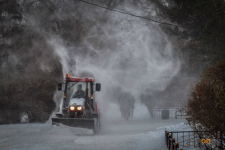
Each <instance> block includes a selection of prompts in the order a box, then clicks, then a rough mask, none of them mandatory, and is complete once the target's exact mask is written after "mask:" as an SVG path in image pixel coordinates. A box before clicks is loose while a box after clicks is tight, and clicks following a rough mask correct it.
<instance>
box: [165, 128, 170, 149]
mask: <svg viewBox="0 0 225 150" xmlns="http://www.w3.org/2000/svg"><path fill="white" fill-rule="evenodd" d="M168 135H169V131H165V142H166V146H167V147H168Z"/></svg>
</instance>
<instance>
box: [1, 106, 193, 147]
mask: <svg viewBox="0 0 225 150" xmlns="http://www.w3.org/2000/svg"><path fill="white" fill-rule="evenodd" d="M120 116H121V115H120V112H119V110H118V107H117V106H116V105H115V104H111V105H110V107H109V109H108V111H107V112H106V113H105V115H103V116H102V129H101V132H100V133H99V134H97V135H92V133H93V132H92V131H91V130H87V129H81V128H72V127H67V126H63V125H61V126H52V125H51V123H50V122H49V123H46V124H16V125H1V126H0V149H1V150H11V149H12V150H30V149H32V150H43V149H46V150H48V149H49V150H53V149H54V150H55V149H60V150H64V149H65V150H88V149H93V150H123V149H125V150H128V149H129V150H132V149H140V150H166V146H165V141H164V140H165V130H169V131H172V130H173V131H175V130H176V131H178V130H180V131H181V130H190V129H189V127H188V126H186V125H185V124H184V122H185V120H178V119H172V120H159V119H158V120H151V119H150V116H149V114H148V112H147V109H146V107H145V106H140V104H137V105H136V106H135V111H134V118H131V119H130V120H128V121H126V120H124V119H123V118H121V117H120Z"/></svg>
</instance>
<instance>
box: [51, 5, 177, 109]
mask: <svg viewBox="0 0 225 150" xmlns="http://www.w3.org/2000/svg"><path fill="white" fill-rule="evenodd" d="M68 7H69V6H68ZM76 8H77V9H76V12H75V13H72V14H69V15H72V16H73V17H74V19H75V20H77V21H78V22H80V23H81V24H82V27H83V28H82V29H81V30H79V31H77V32H79V33H80V32H81V33H82V40H81V41H80V43H79V44H73V43H68V41H67V40H66V39H63V38H62V37H61V39H59V38H55V37H53V36H52V37H53V38H51V39H50V40H49V41H50V44H51V45H52V47H53V48H54V51H55V54H56V55H57V56H59V58H60V62H61V64H62V66H63V73H64V75H65V73H67V72H68V73H70V74H71V75H72V76H82V74H85V73H84V72H88V73H91V74H93V76H94V78H95V79H96V81H97V82H100V83H101V84H102V91H101V93H99V94H97V100H98V101H99V103H100V108H101V110H102V111H103V112H104V111H106V110H107V105H108V104H109V103H110V102H113V103H115V102H117V98H118V95H119V94H120V92H122V91H129V92H131V93H132V95H133V96H134V97H135V99H136V100H138V99H139V97H140V95H141V94H142V93H144V92H145V91H146V89H150V92H152V93H154V92H155V91H163V90H164V89H165V88H166V87H167V86H168V84H169V83H170V81H171V80H172V79H173V77H174V76H176V74H177V73H178V72H179V69H180V62H179V60H178V58H176V57H175V56H174V54H173V46H172V45H171V43H170V41H169V40H168V38H167V36H166V35H165V33H164V32H163V31H162V30H161V29H160V27H159V26H158V25H157V24H152V23H151V22H148V21H146V20H143V19H140V18H135V17H131V16H129V15H124V14H120V13H117V12H110V11H106V10H105V9H100V8H95V7H93V6H90V5H86V4H81V3H77V4H76ZM124 9H129V11H130V12H131V13H133V12H134V13H137V12H136V11H133V9H132V8H124ZM68 10H69V9H68ZM67 13H68V12H67ZM64 16H65V14H61V16H57V17H58V18H63V17H64ZM79 16H80V17H79ZM82 31H83V32H84V33H83V32H82ZM73 32H74V34H77V32H76V31H74V30H73V31H71V33H73ZM71 62H72V63H71ZM64 77H65V76H64ZM165 77H166V78H165Z"/></svg>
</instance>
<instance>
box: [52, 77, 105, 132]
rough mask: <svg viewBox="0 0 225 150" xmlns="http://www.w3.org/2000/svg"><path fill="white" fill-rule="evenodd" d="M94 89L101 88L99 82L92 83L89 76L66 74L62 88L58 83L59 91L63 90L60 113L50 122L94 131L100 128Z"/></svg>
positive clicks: (98, 89) (92, 80)
mask: <svg viewBox="0 0 225 150" xmlns="http://www.w3.org/2000/svg"><path fill="white" fill-rule="evenodd" d="M94 87H95V91H100V90H101V84H99V83H96V84H94V79H91V78H71V77H70V75H69V74H67V75H66V83H64V88H63V86H62V84H61V83H60V84H59V85H58V90H59V91H64V98H63V105H62V108H61V113H57V114H56V116H57V117H56V118H52V124H53V125H54V124H56V125H57V124H63V125H66V126H70V127H80V128H87V129H92V130H93V131H94V133H96V132H98V131H99V129H100V113H99V109H98V107H97V102H95V97H94V92H95V91H94Z"/></svg>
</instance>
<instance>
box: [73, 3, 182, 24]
mask: <svg viewBox="0 0 225 150" xmlns="http://www.w3.org/2000/svg"><path fill="white" fill-rule="evenodd" d="M77 1H80V2H83V3H86V4H89V5H92V6H96V7H100V8H103V9H107V10H111V11H114V12H118V13H122V14H126V15H130V16H133V17H137V18H142V19H146V20H149V21H152V22H155V23H159V24H165V25H170V26H175V27H179V28H183V27H181V26H178V25H175V24H172V23H167V22H161V21H158V20H154V19H151V18H147V17H143V16H139V15H135V14H132V13H129V12H126V11H121V10H116V9H112V8H108V7H105V6H101V5H98V4H94V3H91V2H87V1H84V0H77Z"/></svg>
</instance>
